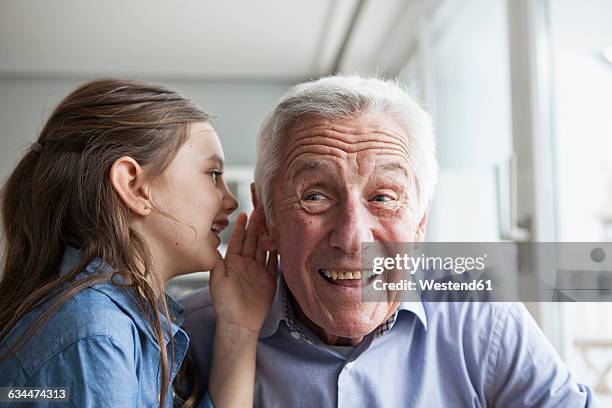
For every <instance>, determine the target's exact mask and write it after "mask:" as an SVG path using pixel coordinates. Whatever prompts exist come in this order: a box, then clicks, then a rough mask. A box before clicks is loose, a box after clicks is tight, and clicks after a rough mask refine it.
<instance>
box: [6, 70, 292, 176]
mask: <svg viewBox="0 0 612 408" xmlns="http://www.w3.org/2000/svg"><path fill="white" fill-rule="evenodd" d="M83 82H84V80H69V79H28V78H0V178H1V179H2V180H4V179H5V177H6V176H7V175H8V173H9V172H10V170H11V169H12V167H13V166H14V164H15V163H16V161H17V160H18V159H19V157H20V156H21V154H22V152H23V151H24V149H26V148H27V146H28V143H29V142H31V141H33V140H35V139H36V138H37V135H38V132H39V131H40V129H41V128H42V127H43V125H44V122H45V119H46V117H47V115H48V114H49V113H50V112H51V111H52V110H53V108H54V107H55V105H56V104H57V103H58V102H59V101H60V100H61V99H62V98H63V97H64V96H65V95H66V94H67V93H68V92H70V91H71V90H73V89H74V88H76V87H77V86H78V85H79V84H81V83H83ZM154 82H159V83H162V84H164V85H167V86H169V87H171V88H173V89H176V90H178V91H180V92H182V93H183V94H184V95H185V96H187V97H189V98H191V99H192V100H194V101H195V102H196V103H198V104H199V105H200V106H201V107H202V108H203V109H204V110H205V111H206V112H208V113H210V114H212V115H215V116H218V118H216V119H214V120H213V123H214V125H215V127H216V129H217V132H218V133H219V135H220V137H221V142H222V143H223V147H224V149H225V155H226V159H227V164H228V165H254V164H255V134H256V132H257V129H258V127H259V124H260V122H261V120H262V118H263V117H264V115H265V114H266V113H267V112H268V111H269V110H270V108H271V107H272V105H273V104H274V103H275V102H276V101H277V100H278V98H279V97H280V96H281V95H282V94H283V92H284V91H285V90H286V89H287V88H288V87H289V86H291V85H292V83H289V82H272V81H269V82H264V81H257V82H255V81H201V82H183V81H154Z"/></svg>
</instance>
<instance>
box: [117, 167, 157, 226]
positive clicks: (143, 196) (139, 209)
mask: <svg viewBox="0 0 612 408" xmlns="http://www.w3.org/2000/svg"><path fill="white" fill-rule="evenodd" d="M109 178H110V182H111V184H112V186H113V188H114V189H115V191H116V192H117V195H118V196H119V198H120V199H121V201H122V202H123V204H125V206H126V207H127V208H129V209H130V210H131V211H132V212H133V213H135V214H138V215H140V216H143V217H144V216H147V215H149V214H151V212H152V205H151V201H150V199H149V196H148V194H147V193H146V192H145V189H144V181H145V180H144V171H143V170H142V167H140V165H139V164H138V163H137V162H136V160H134V159H132V158H131V157H129V156H123V157H120V158H118V159H117V160H116V161H115V162H114V163H113V165H112V167H111V169H110V173H109Z"/></svg>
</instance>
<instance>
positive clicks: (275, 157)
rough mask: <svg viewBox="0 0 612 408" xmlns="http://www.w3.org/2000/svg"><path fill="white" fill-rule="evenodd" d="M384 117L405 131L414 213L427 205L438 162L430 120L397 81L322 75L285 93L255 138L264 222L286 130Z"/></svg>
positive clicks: (269, 210)
mask: <svg viewBox="0 0 612 408" xmlns="http://www.w3.org/2000/svg"><path fill="white" fill-rule="evenodd" d="M370 113H385V114H388V115H390V116H392V117H393V118H394V119H395V120H397V121H398V122H399V125H400V126H401V127H402V129H404V131H405V132H406V135H405V136H406V139H407V142H408V143H407V144H408V149H409V161H410V163H409V164H410V168H411V170H412V172H413V175H414V181H415V183H416V186H415V187H416V191H417V199H418V200H417V206H418V208H417V209H418V212H419V214H421V215H422V214H423V213H424V212H425V210H426V209H427V208H428V207H429V203H430V202H431V199H432V196H433V193H434V190H435V186H436V182H437V177H438V163H437V160H436V151H435V150H436V146H435V140H434V136H433V126H432V121H431V117H430V116H429V114H428V113H427V112H425V111H424V110H423V109H422V108H421V106H420V105H419V104H418V103H417V102H416V101H415V100H414V99H413V98H412V97H411V96H410V94H409V93H408V91H407V90H406V88H405V87H404V86H403V85H401V84H400V83H399V82H398V81H397V80H383V79H378V78H361V77H359V76H340V75H335V76H328V77H324V78H321V79H318V80H315V81H310V82H305V83H302V84H298V85H296V86H294V87H292V88H290V89H289V90H288V91H287V92H286V93H285V95H283V96H282V97H281V99H280V100H279V101H278V103H277V105H276V107H275V108H274V110H273V111H272V112H270V113H269V114H268V116H267V117H266V118H265V119H264V122H263V123H262V125H261V128H260V130H259V133H258V135H257V164H256V166H255V189H256V192H257V198H258V200H260V201H261V203H262V204H263V206H264V212H265V215H266V218H267V219H268V220H269V222H271V223H273V221H274V218H273V211H272V183H273V181H274V179H275V178H276V176H277V175H278V171H279V170H280V168H281V163H282V160H283V152H282V148H283V145H284V143H283V142H285V143H286V141H287V140H288V138H290V137H291V136H290V135H288V134H286V130H287V129H288V128H289V127H290V126H291V125H292V124H294V123H295V122H296V121H297V120H299V119H304V118H321V119H327V120H337V119H345V118H353V117H358V116H362V115H365V114H370Z"/></svg>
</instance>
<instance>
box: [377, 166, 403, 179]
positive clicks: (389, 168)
mask: <svg viewBox="0 0 612 408" xmlns="http://www.w3.org/2000/svg"><path fill="white" fill-rule="evenodd" d="M376 169H377V170H378V169H381V170H383V171H394V172H399V173H402V174H403V175H404V176H406V178H410V174H409V173H408V169H407V168H406V166H404V165H403V164H401V163H398V162H390V163H382V164H377V165H376Z"/></svg>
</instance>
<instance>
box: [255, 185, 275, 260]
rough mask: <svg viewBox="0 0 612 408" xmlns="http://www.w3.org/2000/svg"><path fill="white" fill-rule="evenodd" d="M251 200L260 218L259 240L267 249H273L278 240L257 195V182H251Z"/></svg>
mask: <svg viewBox="0 0 612 408" xmlns="http://www.w3.org/2000/svg"><path fill="white" fill-rule="evenodd" d="M251 202H252V203H253V211H255V212H256V213H257V219H259V220H260V222H259V234H258V235H259V241H260V242H261V244H262V246H263V248H264V249H265V250H266V251H273V250H275V249H276V248H277V246H276V242H275V240H274V237H273V234H272V231H271V226H270V221H269V220H268V219H267V218H266V212H265V211H264V206H263V203H262V202H261V200H259V197H257V189H256V188H255V183H251Z"/></svg>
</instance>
